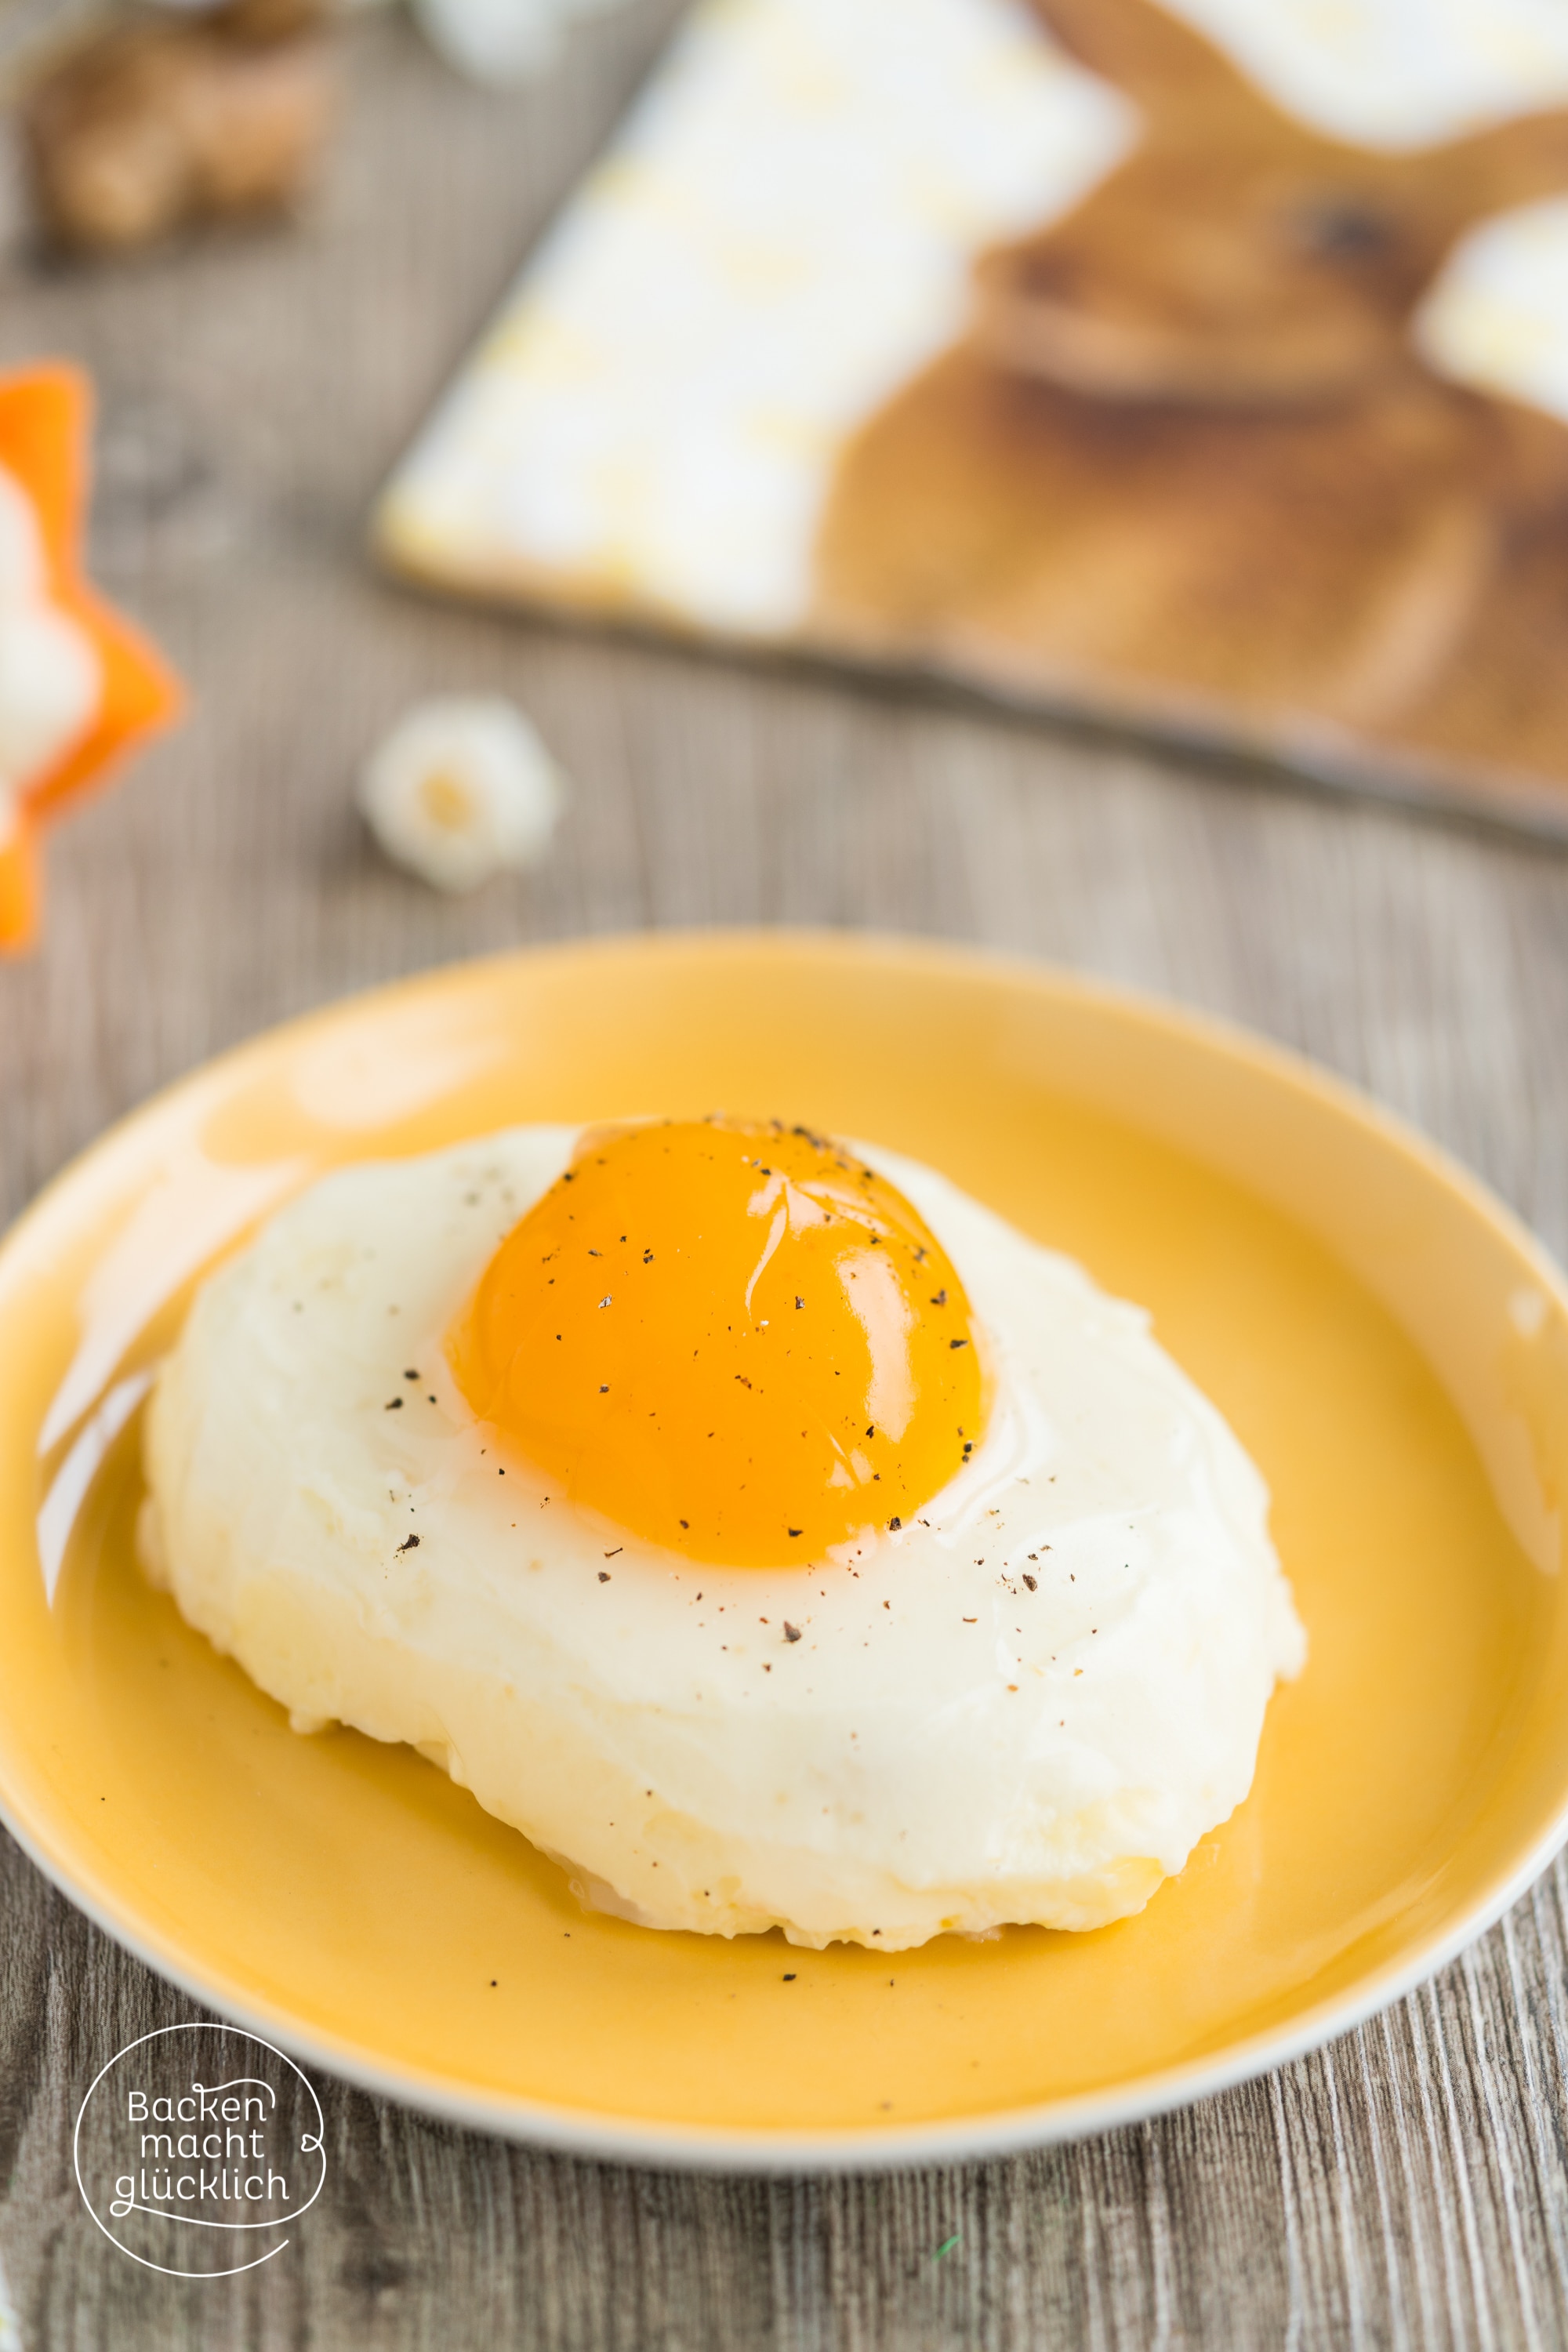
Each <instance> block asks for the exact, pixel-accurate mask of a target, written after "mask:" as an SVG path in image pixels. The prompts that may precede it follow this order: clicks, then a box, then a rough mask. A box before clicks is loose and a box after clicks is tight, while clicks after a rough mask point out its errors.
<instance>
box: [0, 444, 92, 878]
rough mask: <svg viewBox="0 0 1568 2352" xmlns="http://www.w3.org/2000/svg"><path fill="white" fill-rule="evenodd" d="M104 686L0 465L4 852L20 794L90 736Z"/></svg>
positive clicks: (23, 504) (27, 509) (32, 521)
mask: <svg viewBox="0 0 1568 2352" xmlns="http://www.w3.org/2000/svg"><path fill="white" fill-rule="evenodd" d="M102 688H103V672H102V666H101V664H100V660H99V656H98V650H97V647H96V646H94V644H93V642H92V639H91V637H90V636H89V635H88V633H87V631H86V630H85V629H84V628H83V627H82V625H81V624H80V622H79V621H78V620H76V619H74V618H73V617H72V615H71V614H69V613H67V612H64V611H62V610H61V608H60V607H59V606H58V604H55V603H54V602H53V601H52V599H51V597H50V595H49V588H48V578H47V566H46V564H45V561H44V547H43V541H42V538H41V536H40V534H39V530H38V523H37V516H36V515H35V513H34V511H33V508H32V504H31V501H30V500H29V499H28V498H27V495H26V491H25V490H24V489H23V488H22V487H21V484H20V483H19V482H18V481H17V480H16V478H15V476H14V475H12V474H11V473H9V472H8V471H7V469H6V468H5V467H3V466H0V846H3V845H4V842H5V838H7V837H8V835H9V832H10V830H11V829H12V827H13V826H14V824H15V823H16V807H15V803H16V799H17V796H18V795H19V794H20V793H22V792H23V791H24V790H25V789H26V786H27V785H29V784H30V783H32V782H34V780H35V779H36V778H37V777H40V776H42V775H43V774H44V773H45V772H47V770H48V769H50V768H52V767H53V766H54V764H55V762H56V761H58V760H59V759H60V758H61V757H62V756H63V755H64V753H65V752H66V751H68V750H69V748H70V746H71V744H72V743H73V742H74V741H75V740H76V739H77V737H78V736H79V735H80V734H82V733H83V732H84V730H86V729H87V727H88V726H89V724H90V722H91V720H92V718H93V714H94V713H95V711H96V710H97V709H98V705H99V698H100V694H101V692H102ZM7 808H8V809H9V810H10V822H9V824H8V823H7V821H6V817H5V810H6V809H7Z"/></svg>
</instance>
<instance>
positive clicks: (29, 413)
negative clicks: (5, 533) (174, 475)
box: [0, 362, 184, 955]
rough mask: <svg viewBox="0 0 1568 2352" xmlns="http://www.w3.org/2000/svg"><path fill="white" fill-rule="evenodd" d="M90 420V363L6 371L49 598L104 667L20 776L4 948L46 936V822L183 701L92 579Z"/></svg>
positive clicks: (9, 464) (6, 414) (2, 379)
mask: <svg viewBox="0 0 1568 2352" xmlns="http://www.w3.org/2000/svg"><path fill="white" fill-rule="evenodd" d="M91 427H92V387H91V385H90V383H89V381H88V379H87V377H86V376H85V375H84V374H83V373H81V371H80V370H79V368H74V367H69V366H67V365H64V364H62V363H58V362H56V363H51V364H49V365H47V366H44V367H35V368H27V369H25V370H22V371H21V372H19V373H15V374H9V375H0V467H4V468H5V472H6V473H7V474H8V475H9V476H10V478H11V479H12V481H13V482H14V483H15V484H16V487H17V488H18V489H19V490H20V491H21V492H22V493H23V495H24V496H25V497H26V499H27V500H28V502H29V503H30V505H31V507H32V509H33V511H34V514H35V515H36V517H37V524H38V532H39V537H40V540H41V541H42V546H43V554H44V562H45V570H46V580H47V594H48V598H49V601H50V603H51V604H53V605H54V606H55V607H56V608H57V610H58V611H59V612H61V613H63V614H67V615H68V617H69V618H70V619H71V620H73V621H74V622H76V624H77V625H78V626H79V628H81V629H82V630H83V631H84V632H85V634H86V635H88V637H89V638H90V640H91V643H92V646H93V650H94V652H95V653H96V655H97V656H98V664H99V672H100V682H99V694H98V700H97V703H96V706H95V708H94V709H93V712H92V714H91V716H90V717H89V719H88V721H87V723H86V725H85V726H84V727H83V728H82V730H81V731H80V732H79V734H78V735H77V736H76V737H75V739H74V740H72V741H71V742H69V743H68V745H67V746H66V748H65V750H64V751H62V752H61V753H60V754H59V756H58V758H56V759H55V760H54V761H51V762H50V763H49V764H48V765H47V766H46V767H45V768H43V769H41V770H40V771H39V772H37V774H36V775H30V776H22V777H17V778H14V779H11V780H10V781H11V782H14V783H15V784H16V786H17V787H18V792H19V797H18V801H17V803H16V810H15V816H16V822H15V824H14V825H13V829H12V831H11V833H10V835H9V837H8V838H6V839H4V840H0V955H5V954H13V955H14V954H17V953H19V952H20V951H22V950H25V949H26V948H27V947H30V946H31V945H32V943H33V941H34V940H36V939H37V932H38V923H39V917H40V913H41V909H42V889H43V866H42V859H41V856H40V854H39V836H40V834H41V831H42V828H43V826H44V825H45V824H47V823H52V822H53V821H54V819H55V818H56V817H58V815H59V814H61V813H62V811H63V810H65V809H66V808H67V807H68V805H69V803H71V802H73V801H75V800H76V799H78V798H79V797H80V796H81V795H82V794H84V793H88V792H90V791H93V790H95V789H96V788H97V787H98V786H99V785H100V784H102V783H104V782H107V781H108V779H109V777H110V773H111V772H112V771H113V770H114V768H115V767H116V766H117V765H118V764H119V762H120V761H121V759H123V757H124V756H125V754H126V753H127V752H128V751H130V750H131V748H132V745H134V744H136V743H139V742H141V741H142V740H143V739H144V738H146V737H147V736H149V735H152V734H154V733H155V732H156V731H157V730H159V729H160V728H163V727H167V726H169V725H170V724H171V723H172V722H173V721H174V719H177V718H178V717H179V716H180V713H181V711H182V710H183V709H184V689H183V688H182V687H181V685H180V682H179V680H178V678H176V677H175V676H174V672H173V670H171V669H170V668H169V667H168V666H167V664H166V663H165V662H163V659H162V658H161V656H159V655H158V654H157V653H156V652H155V651H154V649H153V646H151V645H150V644H149V643H148V641H147V639H146V638H145V637H143V636H142V635H141V633H140V632H139V631H138V630H136V629H133V628H132V626H131V625H130V623H129V622H127V621H124V620H121V617H120V615H119V614H117V613H115V612H113V611H111V610H110V606H109V605H108V604H105V603H104V602H103V600H102V598H101V597H100V596H98V595H96V594H95V593H94V592H93V590H92V589H91V588H90V587H89V585H88V583H87V582H86V580H85V579H84V578H83V577H82V572H81V539H82V527H83V523H84V520H85V516H86V510H87V492H88V484H89V468H90V438H91ZM0 625H3V624H0Z"/></svg>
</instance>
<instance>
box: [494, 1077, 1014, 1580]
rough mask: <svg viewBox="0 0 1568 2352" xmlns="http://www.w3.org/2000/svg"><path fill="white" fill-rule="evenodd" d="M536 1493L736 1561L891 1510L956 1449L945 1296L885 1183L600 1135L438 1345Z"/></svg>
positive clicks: (789, 1142) (917, 1228) (731, 1149)
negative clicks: (549, 1486)
mask: <svg viewBox="0 0 1568 2352" xmlns="http://www.w3.org/2000/svg"><path fill="white" fill-rule="evenodd" d="M448 1346H449V1353H450V1358H451V1361H452V1367H453V1370H454V1372H455V1373H456V1376H457V1379H458V1385H459V1387H460V1388H461V1389H462V1391H463V1393H464V1395H465V1396H466V1397H467V1399H468V1402H469V1404H470V1405H471V1406H472V1407H473V1409H474V1411H475V1412H477V1413H478V1414H479V1416H480V1418H481V1419H483V1420H486V1421H490V1422H493V1423H496V1425H497V1426H498V1427H499V1428H500V1430H501V1431H502V1432H503V1433H504V1434H505V1435H506V1436H507V1437H508V1438H509V1439H510V1441H511V1442H512V1443H513V1444H515V1445H516V1446H517V1447H518V1449H519V1451H520V1452H521V1453H523V1454H527V1455H528V1456H529V1457H530V1458H531V1460H532V1461H533V1462H535V1463H536V1464H538V1465H540V1466H541V1467H542V1469H543V1470H545V1471H546V1472H547V1473H548V1474H549V1475H550V1477H551V1479H552V1481H557V1480H558V1481H559V1482H560V1488H561V1491H562V1492H563V1493H564V1494H566V1495H568V1496H571V1497H572V1498H573V1499H574V1500H575V1501H577V1502H579V1503H582V1504H584V1505H586V1506H588V1507H590V1508H592V1509H594V1510H596V1511H599V1512H602V1513H603V1514H604V1515H605V1517H607V1518H610V1519H612V1520H615V1521H616V1523H617V1524H618V1525H619V1526H621V1527H623V1528H629V1529H630V1530H631V1531H632V1532H633V1533H635V1534H636V1535H637V1536H639V1537H642V1538H646V1539H647V1540H649V1541H652V1542H654V1543H658V1544H664V1545H668V1546H669V1547H670V1548H671V1549H675V1550H678V1551H682V1552H685V1553H686V1554H688V1555H689V1557H690V1558H691V1559H699V1560H710V1561H717V1562H724V1563H728V1564H731V1565H734V1566H740V1567H752V1566H773V1565H778V1564H781V1563H795V1562H799V1563H800V1564H801V1565H802V1566H804V1565H805V1563H806V1562H807V1561H808V1560H809V1559H812V1558H813V1557H814V1556H816V1557H820V1555H821V1554H822V1552H823V1551H824V1550H826V1548H827V1547H828V1546H829V1545H834V1544H841V1543H843V1542H845V1541H846V1540H847V1539H848V1538H853V1537H855V1536H856V1535H858V1534H859V1533H860V1532H862V1531H863V1530H865V1529H866V1528H886V1527H889V1526H891V1527H897V1526H898V1525H900V1522H902V1521H903V1520H906V1519H909V1518H910V1517H913V1515H914V1514H915V1513H916V1512H917V1511H918V1510H919V1509H920V1508H921V1507H922V1506H923V1505H924V1504H926V1503H928V1502H929V1501H930V1500H931V1497H932V1496H934V1495H935V1494H936V1493H937V1492H938V1490H939V1489H940V1488H941V1487H942V1486H945V1485H946V1483H947V1481H948V1479H949V1478H951V1477H952V1475H953V1473H954V1472H955V1471H956V1470H957V1469H958V1468H959V1467H960V1466H961V1465H962V1464H963V1461H964V1460H965V1458H966V1457H967V1455H968V1454H970V1453H971V1452H972V1451H973V1446H974V1444H976V1443H977V1441H978V1439H979V1436H980V1427H981V1420H982V1415H983V1398H982V1367H981V1364H980V1361H979V1349H978V1348H977V1346H976V1344H975V1334H974V1332H973V1329H972V1328H971V1323H970V1314H969V1302H968V1300H967V1299H966V1298H965V1297H964V1295H963V1287H962V1286H961V1284H960V1282H959V1280H958V1277H957V1276H956V1275H955V1274H954V1272H953V1269H952V1265H951V1264H950V1263H949V1261H948V1258H947V1256H946V1255H945V1253H944V1252H943V1251H942V1247H941V1246H940V1244H938V1242H937V1241H936V1239H935V1237H934V1236H933V1235H932V1234H931V1232H930V1230H929V1229H928V1227H927V1226H926V1225H925V1224H924V1223H923V1222H922V1221H921V1218H920V1217H919V1216H918V1215H917V1214H916V1213H915V1211H914V1210H913V1209H912V1208H911V1207H910V1203H909V1202H907V1201H906V1200H905V1199H904V1198H903V1196H902V1195H901V1193H900V1192H898V1191H897V1190H896V1189H895V1187H894V1186H893V1185H891V1184H890V1183H889V1182H888V1181H887V1180H886V1179H885V1178H883V1177H881V1176H879V1175H877V1174H876V1173H875V1172H874V1171H872V1170H870V1169H868V1168H867V1167H864V1166H863V1165H862V1164H861V1163H860V1162H859V1161H858V1160H856V1159H855V1158H854V1157H853V1156H852V1155H851V1154H850V1153H849V1152H847V1151H846V1150H842V1149H841V1148H840V1147H839V1146H837V1145H836V1144H834V1143H831V1142H829V1141H828V1140H826V1139H825V1138H822V1137H819V1136H815V1135H811V1134H808V1133H807V1132H806V1131H805V1129H803V1128H792V1129H785V1128H784V1127H782V1126H781V1125H779V1124H777V1123H776V1122H774V1123H769V1124H763V1123H752V1124H748V1123H742V1122H741V1121H739V1120H731V1119H706V1120H693V1121H689V1122H674V1121H666V1122H663V1123H660V1124H651V1125H647V1126H638V1127H632V1128H624V1129H613V1130H612V1129H600V1130H598V1131H597V1132H596V1133H591V1134H590V1135H588V1136H587V1137H585V1138H584V1143H583V1145H582V1147H581V1148H580V1150H579V1152H578V1156H577V1158H576V1160H574V1163H573V1166H572V1167H571V1169H570V1170H569V1171H567V1173H566V1174H565V1175H563V1177H562V1178H561V1179H560V1181H558V1182H557V1183H556V1184H555V1185H554V1186H553V1187H552V1190H551V1191H550V1192H547V1193H546V1194H545V1195H544V1197H543V1198H542V1200H541V1201H539V1202H537V1203H536V1204H535V1205H534V1207H533V1208H532V1209H531V1210H530V1211H529V1213H528V1214H527V1215H526V1216H525V1217H523V1218H522V1219H521V1222H520V1223H518V1224H517V1225H515V1226H514V1227H513V1229H512V1231H511V1233H510V1234H509V1235H508V1236H507V1238H506V1240H505V1241H504V1242H503V1243H502V1244H501V1246H500V1249H499V1250H498V1251H497V1253H496V1255H495V1256H494V1257H493V1258H492V1260H491V1261H490V1264H489V1267H488V1268H487V1269H486V1272H485V1274H484V1276H483V1277H482V1279H481V1281H480V1283H479V1289H478V1291H477V1292H476V1293H475V1296H474V1297H473V1299H472V1301H471V1302H470V1304H469V1306H468V1309H467V1310H466V1312H465V1314H464V1316H463V1317H462V1318H461V1319H460V1320H459V1322H458V1326H457V1327H456V1328H455V1329H454V1331H453V1333H452V1335H451V1338H450V1340H449V1343H448Z"/></svg>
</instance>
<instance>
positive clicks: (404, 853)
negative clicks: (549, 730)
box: [359, 695, 565, 891]
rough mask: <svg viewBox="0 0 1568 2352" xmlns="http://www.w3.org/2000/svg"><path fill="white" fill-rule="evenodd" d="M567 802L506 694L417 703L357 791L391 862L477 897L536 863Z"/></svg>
mask: <svg viewBox="0 0 1568 2352" xmlns="http://www.w3.org/2000/svg"><path fill="white" fill-rule="evenodd" d="M564 801H565V784H564V780H563V776H562V773H561V771H560V770H559V768H557V766H556V765H555V762H554V761H553V760H552V758H551V756H550V754H549V752H548V751H546V750H545V748H544V744H543V742H542V740H541V738H540V734H539V730H538V729H537V728H536V727H535V726H534V725H533V723H532V721H531V719H525V718H524V716H523V714H522V712H521V710H520V709H518V708H517V706H516V704H515V703H512V702H508V701H507V700H506V699H505V698H503V697H502V696H500V695H472V696H469V695H439V696H435V697H433V698H431V699H430V700H429V701H427V702H416V704H415V705H414V706H413V708H412V709H409V710H406V711H405V713H404V715H403V717H402V718H401V719H399V720H398V722H397V724H396V726H395V727H394V729H393V730H392V732H391V733H390V734H389V735H388V736H387V737H386V738H385V740H384V741H383V742H382V744H381V745H380V747H379V748H378V749H377V750H376V751H374V752H373V753H372V754H371V757H370V758H369V760H367V761H366V762H365V765H364V767H363V771H362V772H361V775H360V783H359V805H360V811H361V814H363V817H364V820H365V823H366V824H368V825H369V827H370V829H371V831H372V832H373V833H374V835H375V837H376V840H377V841H378V842H379V843H380V845H381V846H382V848H383V849H384V851H385V853H386V855H387V856H388V857H390V858H391V859H392V860H393V862H394V864H395V865H398V866H406V867H407V869H408V871H409V872H410V873H411V874H417V875H418V876H419V877H420V878H421V879H422V880H423V881H426V882H428V883H429V884H430V885H431V887H433V888H434V889H437V890H454V891H456V890H472V889H475V888H477V887H478V886H479V883H481V882H486V881H488V880H489V877H490V876H491V875H492V874H499V873H500V872H501V871H502V870H503V869H505V868H508V867H510V868H512V869H514V870H521V868H522V867H524V866H532V865H535V864H537V862H538V861H539V859H540V858H541V857H542V856H543V855H544V852H545V850H546V849H547V847H548V846H549V843H550V836H551V835H552V833H553V831H554V829H555V823H556V819H557V818H558V817H559V815H560V814H561V810H562V807H563V803H564Z"/></svg>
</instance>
